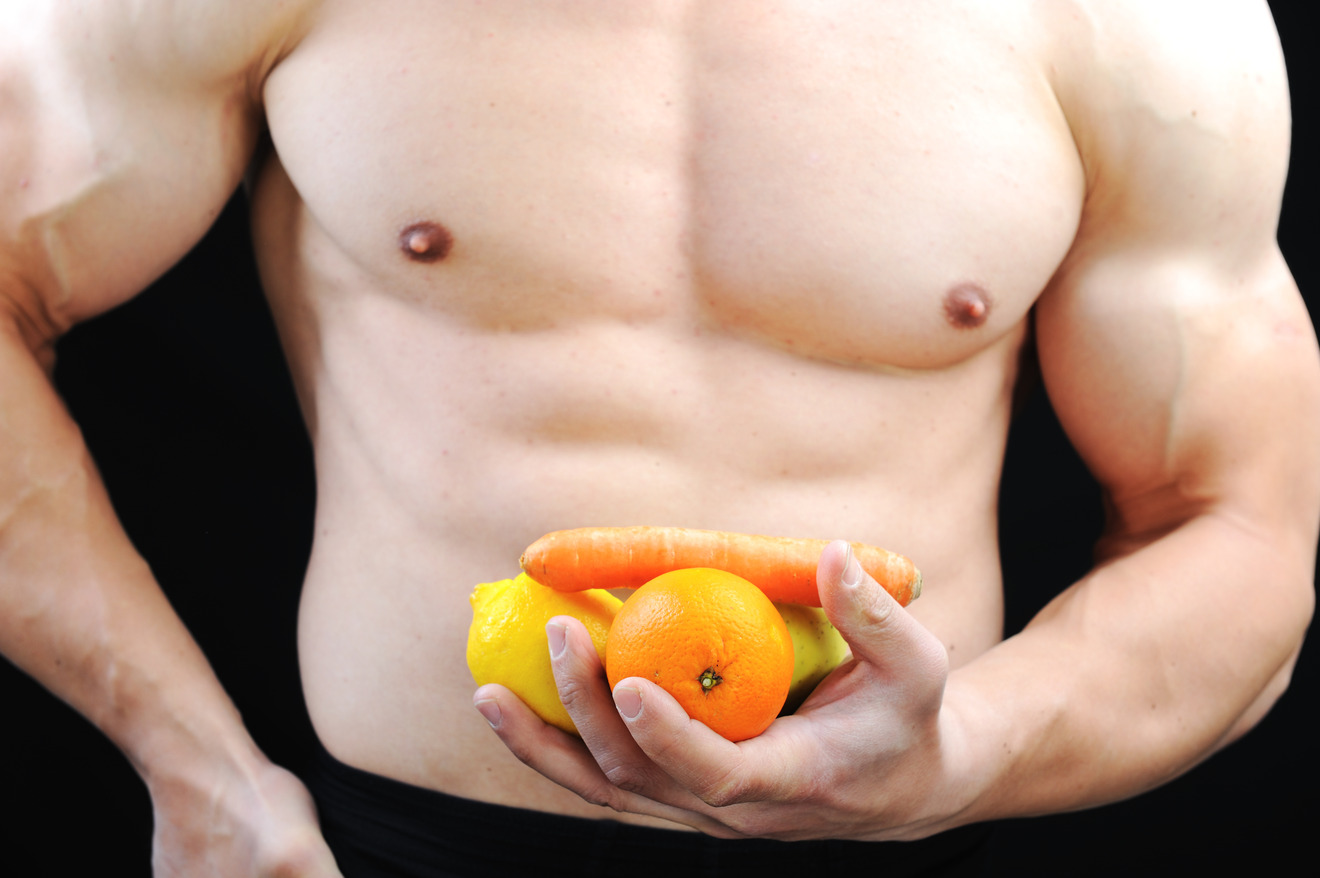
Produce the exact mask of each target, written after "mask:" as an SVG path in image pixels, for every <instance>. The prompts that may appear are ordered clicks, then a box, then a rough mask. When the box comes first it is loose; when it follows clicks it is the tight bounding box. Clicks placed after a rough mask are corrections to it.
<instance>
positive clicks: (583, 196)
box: [266, 0, 1082, 367]
mask: <svg viewBox="0 0 1320 878" xmlns="http://www.w3.org/2000/svg"><path fill="white" fill-rule="evenodd" d="M985 5H986V4H967V5H966V6H964V5H963V4H958V3H951V2H950V3H929V2H927V3H917V2H911V3H901V2H900V3H874V2H805V0H797V2H792V0H758V2H750V0H745V2H744V0H737V2H717V3H708V2H677V0H639V2H628V3H621V2H615V0H536V2H531V0H526V2H524V0H501V2H487V3H481V2H475V0H460V2H444V3H434V2H421V0H391V2H388V3H360V2H350V0H342V2H336V0H330V2H327V3H326V4H324V6H323V7H322V9H321V14H320V17H319V18H318V19H317V20H316V21H315V22H314V24H313V25H312V27H311V28H310V30H309V32H308V34H307V35H306V37H305V38H304V39H303V40H302V42H301V43H300V44H299V45H298V47H297V48H296V49H295V50H294V51H293V53H292V54H291V55H290V57H289V58H288V59H287V60H285V61H284V62H283V63H282V64H281V65H280V66H279V67H277V68H276V70H275V72H274V73H273V75H272V76H271V79H270V80H269V82H268V86H267V89H266V97H267V110H268V118H269V123H270V128H271V134H272V139H273V141H274V146H275V151H276V155H277V156H278V160H279V163H280V165H281V168H282V171H283V174H284V175H285V176H284V178H283V179H284V180H285V182H286V185H287V187H288V188H289V190H290V191H291V192H294V193H296V197H297V200H298V202H299V204H300V210H302V211H304V212H305V214H306V218H307V220H308V222H305V223H302V224H300V226H299V228H300V229H301V230H302V231H300V232H298V234H297V236H295V238H294V239H293V240H290V241H285V242H281V244H282V245H283V246H286V247H287V248H288V250H289V252H290V253H293V254H301V256H298V257H296V258H302V259H304V260H305V261H313V260H310V258H309V256H308V255H307V254H309V253H310V252H312V251H316V252H317V253H320V254H322V256H323V257H324V258H320V259H317V260H314V262H315V264H312V265H309V266H308V267H307V271H306V272H304V273H303V275H304V276H307V277H310V278H312V287H313V289H312V290H311V291H310V293H309V292H308V291H306V290H304V291H302V292H303V294H310V295H312V296H313V297H314V296H315V295H316V289H318V288H321V287H324V288H326V289H330V288H336V289H340V288H362V289H369V290H372V291H374V292H378V293H381V294H384V295H394V296H403V297H407V298H409V299H411V300H413V301H415V302H416V303H418V304H419V305H421V306H423V307H425V308H427V309H428V310H429V311H431V312H433V313H435V314H437V315H439V316H441V317H443V318H445V319H450V320H453V321H455V322H457V323H460V324H466V325H472V326H476V327H484V328H488V329H499V330H520V329H540V328H544V327H545V326H547V325H562V324H564V323H565V322H571V321H573V320H575V319H580V320H600V319H607V320H608V319H614V320H620V321H627V322H630V323H644V322H654V323H656V324H657V325H666V324H667V325H673V326H676V327H695V328H697V329H702V328H713V329H717V330H719V331H724V332H730V333H737V334H745V335H747V336H749V337H752V338H757V339H761V340H764V341H766V342H768V343H773V344H776V345H780V346H783V347H787V348H790V349H794V350H799V351H801V352H802V353H803V354H805V355H808V356H818V357H825V358H829V359H839V360H845V361H855V362H866V363H877V364H885V365H895V366H906V367H931V366H939V365H946V364H949V363H952V362H957V361H959V360H961V359H964V358H966V357H968V356H971V355H972V354H974V353H975V352H976V351H978V350H981V349H983V348H984V347H986V346H988V345H990V344H992V343H993V342H994V341H995V340H996V339H999V338H1003V337H1004V336H1006V335H1007V334H1009V333H1010V332H1011V331H1012V330H1013V329H1014V328H1015V327H1017V326H1019V325H1020V323H1021V321H1022V319H1023V317H1024V316H1025V314H1026V313H1027V311H1028V310H1029V308H1030V306H1031V304H1032V303H1033V302H1034V300H1035V298H1036V296H1037V295H1038V294H1039V292H1040V291H1041V289H1042V288H1043V286H1044V285H1045V284H1046V282H1047V281H1048V280H1049V278H1050V276H1051V275H1052V274H1053V272H1054V269H1055V268H1056V267H1057V265H1058V264H1059V262H1060V260H1061V259H1062V258H1063V256H1064V254H1065V253H1066V251H1067V249H1068V247H1069V245H1070V243H1071V241H1072V238H1073V235H1074V232H1075V230H1076V226H1077V222H1078V216H1079V213H1080V205H1081V198H1082V180H1081V172H1080V169H1079V166H1078V162H1077V158H1076V153H1075V150H1074V148H1073V145H1072V141H1071V139H1070V137H1069V134H1068V130H1067V126H1066V123H1065V122H1064V120H1063V117H1062V114H1061V112H1060V111H1059V109H1058V107H1057V105H1056V104H1055V103H1054V99H1053V95H1052V92H1051V91H1050V88H1049V84H1048V78H1047V75H1046V72H1045V70H1044V69H1043V68H1044V66H1045V65H1044V62H1043V61H1042V57H1041V55H1042V53H1041V52H1040V51H1039V49H1038V47H1037V43H1038V42H1039V36H1038V35H1036V34H1033V33H1032V32H1031V30H1030V28H1028V27H1025V26H1022V25H1020V24H1019V23H1017V22H1016V20H1015V18H1014V16H1013V14H1012V12H1011V11H1009V12H1005V11H1004V10H1005V9H1011V8H1014V7H1016V4H1003V5H1002V6H999V5H998V4H996V6H999V9H998V11H997V12H996V13H993V15H994V18H995V20H993V21H987V20H986V18H985V16H986V15H987V13H986V12H984V11H979V8H980V7H984V6H985ZM418 229H421V231H420V232H419V231H417V230H418ZM327 254H328V255H327ZM318 278H319V279H320V283H317V279H318ZM276 292H277V294H278V291H276Z"/></svg>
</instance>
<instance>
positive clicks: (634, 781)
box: [602, 762, 649, 793]
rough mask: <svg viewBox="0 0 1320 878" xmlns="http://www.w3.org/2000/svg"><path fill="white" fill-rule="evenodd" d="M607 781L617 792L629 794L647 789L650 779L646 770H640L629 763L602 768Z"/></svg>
mask: <svg viewBox="0 0 1320 878" xmlns="http://www.w3.org/2000/svg"><path fill="white" fill-rule="evenodd" d="M602 771H603V772H604V774H605V779H606V780H608V781H609V782H610V785H611V786H612V787H613V788H614V789H617V790H623V791H624V792H628V793H637V792H641V791H643V790H644V789H646V786H647V781H648V779H649V778H648V777H647V775H646V772H645V771H644V770H640V769H639V768H638V767H637V766H634V765H633V764H631V763H628V762H617V763H615V764H613V765H610V766H608V767H602Z"/></svg>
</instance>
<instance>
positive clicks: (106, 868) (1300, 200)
mask: <svg viewBox="0 0 1320 878" xmlns="http://www.w3.org/2000/svg"><path fill="white" fill-rule="evenodd" d="M1271 5H1272V7H1273V8H1274V11H1275V17H1276V21H1277V22H1278V26H1279V31H1280V35H1281V37H1282V39H1283V42H1284V51H1285V55H1286V57H1287V60H1288V64H1289V71H1290V76H1291V80H1292V89H1293V106H1294V116H1295V120H1296V121H1295V129H1294V147H1293V164H1292V170H1291V173H1290V175H1289V182H1288V190H1287V194H1286V197H1285V201H1284V215H1283V221H1282V225H1281V230H1280V240H1281V243H1282V246H1283V249H1284V253H1285V255H1286V256H1287V257H1288V261H1289V263H1290V265H1291V266H1292V268H1293V272H1294V274H1295V276H1296V277H1297V280H1298V282H1299V284H1300V285H1301V287H1302V290H1303V292H1304V293H1306V294H1307V296H1308V303H1309V304H1311V306H1312V317H1313V319H1314V317H1315V313H1316V309H1315V303H1316V302H1317V301H1320V278H1317V277H1316V274H1317V271H1320V259H1317V255H1316V253H1315V250H1314V247H1313V246H1312V240H1313V233H1314V230H1315V227H1316V224H1315V219H1314V214H1315V210H1316V205H1317V196H1320V191H1318V190H1317V181H1316V173H1317V166H1316V146H1317V144H1316V132H1315V130H1314V128H1315V122H1316V117H1317V112H1316V110H1317V107H1316V99H1315V95H1314V88H1313V84H1314V83H1315V82H1316V71H1315V62H1314V52H1313V51H1312V49H1311V47H1310V44H1309V39H1308V37H1309V33H1308V32H1307V31H1306V30H1305V29H1304V27H1303V25H1302V16H1303V10H1304V9H1305V8H1306V5H1304V4H1301V3H1291V4H1289V3H1284V2H1281V0H1280V2H1276V3H1273V4H1271ZM245 210H246V207H245V205H244V204H243V203H242V202H241V200H239V199H236V200H235V202H234V203H232V204H231V205H230V208H229V210H228V211H226V213H225V214H224V216H223V217H222V218H221V220H220V221H219V223H218V224H217V226H216V228H215V229H214V230H213V232H212V233H211V234H210V235H209V236H208V237H207V239H206V240H205V241H203V242H202V243H201V244H200V245H199V246H198V247H197V248H196V250H195V251H194V252H193V253H192V254H191V255H190V256H189V257H188V258H187V259H186V260H185V261H184V262H183V263H181V264H180V265H179V266H178V267H177V268H176V269H175V270H174V271H172V272H171V273H170V274H169V275H168V276H166V277H165V278H164V279H162V280H161V281H160V282H159V283H158V284H157V285H155V286H154V287H153V288H152V289H151V290H149V291H148V292H147V293H145V294H144V295H143V296H141V297H139V298H138V299H136V300H134V301H133V302H131V303H130V304H128V305H126V306H124V307H122V308H120V309H118V310H116V311H114V312H112V313H110V314H107V315H105V316H103V317H101V318H98V319H97V320H95V321H93V322H91V323H89V324H86V325H84V326H81V327H79V328H78V329H76V330H75V331H74V332H73V333H71V334H70V335H69V336H68V338H67V339H66V340H65V341H64V342H63V343H62V345H61V348H60V357H61V358H60V365H59V368H58V372H57V380H58V382H59V384H60V387H61V390H62V392H63V393H64V394H65V396H66V399H67V400H68V402H69V405H70V408H71V409H72V410H73V411H74V413H75V415H76V417H77V418H78V420H79V422H80V424H81V425H82V426H83V429H84V432H85V434H86V437H87V440H88V443H89V445H90V446H91V448H92V450H93V454H94V455H95V457H96V459H97V461H98V464H99V465H100V466H101V468H102V471H103V474H104V476H105V478H106V480H107V482H108V484H109V487H110V491H111V495H112V497H114V498H115V501H116V505H117V508H118V510H119V513H120V515H121V517H122V519H123V521H124V523H125V526H126V527H127V528H128V530H129V533H130V535H131V536H132V537H133V539H134V541H135V543H136V544H137V546H138V548H139V549H140V550H141V551H142V552H143V554H144V555H145V556H146V557H147V558H148V559H149V560H150V562H151V564H152V567H153V569H154V570H155V572H156V574H157V576H158V578H159V580H160V581H161V583H162V585H163V587H164V589H165V591H166V593H167V594H168V596H169V598H170V600H171V601H172V602H173V603H174V605H175V607H176V608H177V609H178V611H179V613H180V614H181V616H182V617H183V619H184V620H185V622H186V623H187V624H188V626H189V628H190V629H191V630H192V631H193V633H194V634H195V636H196V637H197V639H198V640H199V641H200V642H201V645H202V647H203V649H204V650H205V651H206V653H207V655H208V656H209V657H210V658H211V660H212V663H213V664H214V666H215V668H216V670H217V673H218V674H219V676H220V678H221V680H222V681H223V682H224V684H225V685H226V687H227V688H228V689H229V691H230V693H231V694H232V696H233V698H234V700H235V701H236V702H237V704H238V706H239V709H240V710H241V711H242V713H243V715H244V717H245V719H246V721H247V723H248V726H249V728H250V729H251V731H252V733H253V735H254V737H255V738H256V740H257V742H258V743H259V744H260V745H261V746H262V747H263V748H264V749H265V750H266V752H267V753H268V754H269V755H270V756H271V757H272V758H273V759H275V760H276V761H277V762H281V763H282V764H285V765H288V766H290V767H293V768H294V769H295V770H296V769H297V768H299V767H300V766H301V765H302V763H303V760H304V758H305V754H306V752H307V745H308V742H309V741H310V740H311V729H310V725H309V723H308V721H307V717H306V713H305V710H304V708H303V705H302V699H301V692H300V689H299V684H298V678H297V668H296V656H295V652H294V624H295V612H296V606H297V600H298V591H299V587H300V581H301V576H302V572H303V569H304V565H305V563H306V560H307V554H308V551H309V545H310V534H311V514H312V508H313V504H314V483H313V478H312V470H311V452H310V446H309V443H308V440H307V437H306V434H305V431H304V429H303V427H302V424H301V421H300V419H299V416H298V413H297V410H296V407H295V403H294V400H293V394H292V390H291V386H290V384H289V379H288V376H287V372H286V370H285V367H284V364H283V361H282V357H281V355H280V352H279V348H278V344H277V341H276V339H275V335H274V330H273V328H272V326H271V324H270V320H269V316H268V314H267V312H266V310H265V304H264V302H263V300H262V298H261V295H260V293H259V291H258V289H257V284H256V278H255V271H254V268H253V265H252V257H251V247H250V244H249V242H248V240H247V235H248V231H247V224H246V223H247V221H246V216H245ZM1001 512H1002V521H1003V536H1002V543H1003V555H1004V563H1005V572H1006V577H1007V582H1008V583H1009V591H1008V620H1007V621H1008V631H1009V632H1010V633H1011V632H1013V631H1015V630H1018V629H1020V628H1021V626H1022V625H1023V624H1024V623H1025V622H1026V620H1027V619H1029V618H1030V616H1031V615H1032V614H1033V613H1034V612H1035V611H1036V610H1037V609H1039V608H1040V607H1041V606H1042V605H1043V604H1044V603H1045V602H1046V601H1047V600H1049V598H1050V597H1051V596H1052V595H1053V594H1055V593H1056V592H1057V591H1058V590H1059V589H1060V588H1062V587H1063V586H1064V585H1066V584H1067V583H1069V582H1070V581H1072V580H1073V579H1074V578H1076V576H1077V575H1079V574H1080V573H1081V572H1083V571H1084V570H1085V569H1086V567H1087V565H1088V562H1089V550H1090V540H1091V539H1092V538H1093V537H1094V535H1095V533H1096V531H1097V529H1098V527H1099V521H1100V518H1099V507H1098V499H1097V493H1096V489H1095V486H1094V484H1093V483H1092V482H1091V481H1090V479H1089V477H1088V476H1087V474H1086V472H1085V470H1084V469H1083V468H1082V467H1081V465H1080V463H1079V462H1078V461H1077V459H1076V457H1075V456H1074V455H1073V453H1072V452H1071V450H1070V448H1069V447H1068V445H1067V444H1066V442H1065V441H1064V439H1063V438H1062V435H1061V433H1060V432H1059V429H1058V426H1057V424H1056V423H1055V422H1054V420H1053V416H1052V413H1051V412H1050V410H1049V406H1048V403H1047V401H1046V400H1045V399H1044V397H1043V394H1039V393H1038V394H1037V395H1036V396H1034V397H1033V399H1032V401H1031V403H1030V404H1029V406H1028V407H1027V409H1026V410H1025V411H1024V413H1023V414H1022V416H1021V417H1020V418H1019V420H1018V422H1017V423H1016V424H1015V426H1014V429H1013V433H1012V437H1011V442H1010V449H1009V456H1008V461H1007V465H1006V469H1005V478H1004V491H1003V500H1002V509H1001ZM1315 654H1316V649H1315V647H1314V644H1311V645H1309V646H1308V648H1307V649H1305V650H1304V651H1303V655H1302V660H1301V662H1300V664H1299V665H1298V668H1297V670H1296V673H1295V675H1294V681H1293V685H1292V688H1291V689H1290V690H1289V692H1288V693H1287V694H1286V695H1285V696H1284V698H1283V699H1282V700H1281V701H1280V703H1279V704H1278V705H1277V706H1276V707H1275V709H1274V710H1273V711H1272V712H1271V713H1270V715H1269V716H1267V717H1266V718H1265V720H1264V721H1263V722H1262V723H1261V724H1260V726H1259V727H1258V728H1257V729H1255V730H1254V731H1253V732H1252V733H1251V734H1249V735H1248V736H1247V737H1246V738H1245V739H1243V740H1242V741H1240V742H1238V743H1237V744H1235V745H1233V746H1232V747H1230V748H1228V749H1227V750H1225V751H1224V752H1222V753H1220V754H1218V755H1216V756H1214V757H1213V758H1212V759H1211V760H1210V761H1209V762H1207V763H1206V764H1204V765H1202V766H1200V767H1198V768H1196V769H1195V770H1193V771H1192V772H1190V773H1189V774H1187V775H1185V776H1184V777H1182V778H1179V779H1178V780H1176V781H1174V782H1173V783H1171V784H1169V785H1167V786H1165V787H1163V788H1161V789H1158V790H1156V791H1154V792H1151V793H1148V794H1146V795H1144V796H1141V797H1138V798H1136V799H1133V800H1131V801H1128V802H1124V803H1119V804H1116V805H1111V806H1109V807H1106V808H1101V809H1096V810H1093V811H1087V812H1081V813H1077V814H1071V815H1062V816H1055V817H1047V818H1037V819H1033V820H1020V821H1011V822H1007V823H1005V824H1002V826H1001V832H1000V834H999V838H998V842H997V858H998V864H999V871H1000V873H1001V874H1005V875H1019V874H1058V873H1067V874H1071V875H1109V874H1116V873H1123V874H1139V875H1144V874H1156V873H1158V872H1162V871H1164V870H1166V869H1169V868H1172V867H1189V868H1200V867H1205V868H1210V867H1217V868H1216V871H1219V870H1221V869H1222V870H1223V871H1230V870H1234V869H1248V868H1249V869H1250V870H1251V872H1252V873H1263V874H1285V875H1286V874H1311V873H1312V872H1313V871H1314V869H1315V868H1316V867H1315V862H1314V859H1313V858H1311V857H1309V856H1307V855H1306V852H1305V850H1304V848H1303V845H1304V844H1305V843H1306V842H1307V841H1308V840H1309V837H1311V836H1313V835H1315V834H1317V831H1318V830H1320V807H1318V805H1317V784H1318V782H1320V771H1318V770H1317V769H1318V768H1320V764H1318V760H1317V757H1316V747H1315V746H1314V741H1315V739H1316V736H1315V732H1314V729H1315V725H1314V720H1315V718H1316V710H1315V706H1314V705H1315V699H1316V696H1317V693H1318V692H1320V682H1318V681H1317V675H1318V674H1320V666H1318V665H1317V659H1316V655H1315ZM0 752H2V753H3V754H4V759H3V761H0V803H2V804H3V806H4V811H5V812H6V814H8V815H9V816H7V817H3V818H0V874H13V875H16V876H17V875H22V876H33V878H37V876H47V875H49V876H60V878H64V876H82V875H100V874H109V873H113V874H116V875H123V876H130V875H143V876H146V875H148V874H149V867H148V858H149V850H150V833H151V811H150V804H149V801H148V798H147V796H146V793H145V790H144V788H143V787H142V785H141V783H140V781H139V780H138V779H137V777H136V775H135V774H134V773H133V771H132V770H131V769H130V768H129V766H128V764H127V762H126V761H125V760H124V759H123V757H122V756H121V755H120V754H119V753H118V751H117V750H115V749H114V748H113V747H112V746H111V745H110V744H109V743H108V742H107V741H106V740H105V739H104V738H103V737H101V735H100V733H99V732H97V731H96V730H94V729H93V728H92V727H91V726H90V725H89V724H87V723H86V722H85V721H83V720H82V719H81V718H79V717H78V716H77V715H76V714H74V713H73V712H72V711H71V710H69V709H68V708H67V707H65V706H64V705H63V704H62V703H61V702H59V701H57V700H55V699H54V698H52V697H51V696H50V695H48V694H47V693H46V692H45V691H44V690H42V689H41V688H39V687H38V686H37V685H35V684H34V683H33V682H31V681H30V680H29V679H28V678H26V677H25V676H23V675H22V674H20V673H19V672H17V671H16V670H14V669H13V668H12V666H10V665H8V664H6V663H3V662H0Z"/></svg>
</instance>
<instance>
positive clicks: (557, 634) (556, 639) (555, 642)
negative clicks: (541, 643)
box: [545, 622, 568, 659]
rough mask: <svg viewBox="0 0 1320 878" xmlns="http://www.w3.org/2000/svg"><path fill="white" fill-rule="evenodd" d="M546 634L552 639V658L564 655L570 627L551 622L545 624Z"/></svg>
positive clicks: (548, 638) (547, 637)
mask: <svg viewBox="0 0 1320 878" xmlns="http://www.w3.org/2000/svg"><path fill="white" fill-rule="evenodd" d="M545 636H546V639H547V640H549V641H550V658H552V659H557V658H559V657H560V656H561V655H563V654H564V644H566V643H567V642H568V629H567V628H565V627H564V626H563V625H559V624H556V623H554V622H550V623H549V624H547V625H546V626H545Z"/></svg>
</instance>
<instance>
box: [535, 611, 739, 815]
mask: <svg viewBox="0 0 1320 878" xmlns="http://www.w3.org/2000/svg"><path fill="white" fill-rule="evenodd" d="M556 628H558V629H560V630H558V631H556V630H554V629H556ZM546 632H547V635H548V639H549V641H550V649H551V655H550V665H551V668H552V669H553V670H554V674H555V682H556V684H557V685H558V687H559V695H560V699H561V700H562V701H563V703H564V707H565V708H566V709H567V710H568V713H569V716H570V717H572V719H573V724H574V725H575V726H577V729H578V733H579V734H580V735H581V736H582V742H581V744H580V745H579V746H582V745H585V748H586V754H587V755H586V756H585V758H586V759H587V760H588V761H589V762H590V765H589V767H588V766H585V765H583V764H579V765H578V766H576V768H575V770H574V771H571V772H568V773H566V774H559V775H557V776H556V775H552V774H550V773H548V772H547V771H545V770H542V768H541V767H540V765H539V764H538V761H539V756H538V755H537V754H534V753H533V754H529V756H528V759H524V760H523V761H524V762H527V763H528V764H529V765H532V767H534V768H536V769H537V770H538V771H541V773H542V774H546V776H547V777H550V778H551V780H554V781H556V782H557V783H559V784H560V785H561V786H566V787H568V788H569V789H571V790H573V791H574V792H576V793H577V794H578V795H580V796H582V797H583V798H585V799H587V800H588V801H591V802H596V803H598V804H604V805H609V806H610V807H612V808H615V809H616V810H620V811H630V812H633V813H638V814H648V815H651V816H654V817H663V818H665V819H667V820H672V821H674V822H677V823H682V824H684V825H687V826H691V827H693V828H695V829H700V830H702V831H703V832H708V833H719V832H721V828H720V827H719V825H718V824H717V823H716V822H715V821H713V820H711V819H710V818H709V816H707V815H706V814H703V813H700V806H701V802H700V801H699V800H698V799H696V797H694V796H692V795H691V794H690V793H688V792H687V791H686V790H684V789H682V788H681V787H680V786H679V785H678V784H676V783H675V782H674V780H673V779H672V778H671V777H669V776H668V775H667V774H665V772H664V771H663V770H662V769H661V768H659V767H658V766H657V765H656V764H655V763H653V762H652V761H651V760H650V759H649V758H648V757H647V755H646V753H645V752H643V750H642V749H641V748H640V747H639V746H638V744H637V742H636V741H634V740H633V737H632V735H631V734H630V733H629V731H628V728H627V726H626V725H625V724H624V721H623V719H622V718H621V717H620V715H619V711H618V710H617V708H616V707H615V702H614V699H613V698H612V697H611V695H610V690H609V687H608V686H607V685H606V684H605V682H604V679H603V677H604V674H603V671H602V669H601V665H600V657H599V656H598V655H597V654H596V649H595V647H594V646H593V645H592V642H591V637H590V635H588V634H587V630H586V628H584V627H583V625H582V623H581V622H579V621H578V620H577V619H574V618H572V617H570V616H557V617H555V618H554V619H551V620H550V623H549V624H548V625H547V626H546ZM520 758H522V757H520ZM529 759H530V760H531V761H529ZM588 769H589V771H588ZM561 778H562V779H561ZM566 781H567V782H566ZM694 807H695V808H696V809H697V810H693V809H694ZM724 832H725V834H727V830H724Z"/></svg>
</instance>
